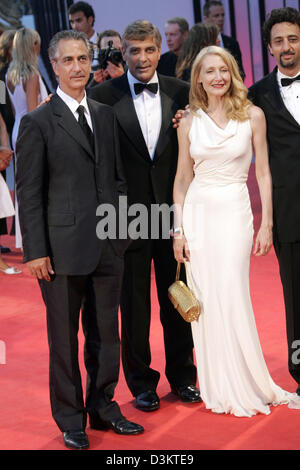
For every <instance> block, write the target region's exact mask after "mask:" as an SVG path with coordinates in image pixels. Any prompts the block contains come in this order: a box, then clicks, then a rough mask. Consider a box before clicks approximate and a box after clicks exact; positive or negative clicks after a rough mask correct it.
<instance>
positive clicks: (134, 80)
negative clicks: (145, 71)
mask: <svg viewBox="0 0 300 470" xmlns="http://www.w3.org/2000/svg"><path fill="white" fill-rule="evenodd" d="M127 78H128V83H129V87H130V91H131V94H132V96H134V97H135V96H138V95H136V94H135V91H134V84H135V83H143V82H141V81H140V80H138V79H137V78H135V77H134V76H133V75H132V73H130V71H129V70H128V71H127ZM147 83H158V87H159V81H158V76H157V72H156V71H155V73H154V75H153V77H152V78H151V80H149V81H148V82H147ZM158 89H159V88H158Z"/></svg>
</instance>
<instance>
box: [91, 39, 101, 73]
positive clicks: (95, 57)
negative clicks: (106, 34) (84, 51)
mask: <svg viewBox="0 0 300 470" xmlns="http://www.w3.org/2000/svg"><path fill="white" fill-rule="evenodd" d="M89 41H90V43H92V44H93V51H94V52H93V60H92V68H93V70H94V69H95V70H97V69H98V68H99V61H98V56H99V52H98V46H97V42H98V34H97V33H96V31H94V34H93V36H91V37H90V39H89Z"/></svg>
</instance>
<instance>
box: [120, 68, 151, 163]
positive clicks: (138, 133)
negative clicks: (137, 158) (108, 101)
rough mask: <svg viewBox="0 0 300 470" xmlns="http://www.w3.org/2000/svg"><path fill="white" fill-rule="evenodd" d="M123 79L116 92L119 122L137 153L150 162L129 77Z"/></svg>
mask: <svg viewBox="0 0 300 470" xmlns="http://www.w3.org/2000/svg"><path fill="white" fill-rule="evenodd" d="M123 77H124V78H123ZM123 77H122V78H123V80H121V81H120V82H119V83H120V85H119V88H118V90H116V89H115V90H114V94H115V95H117V96H116V98H117V102H116V104H115V105H114V111H115V113H116V116H117V119H118V122H119V124H120V126H121V127H122V129H123V130H124V132H125V134H126V135H127V137H128V138H129V139H130V140H131V142H132V144H133V145H134V147H135V148H136V149H137V151H138V152H139V153H140V154H141V155H142V156H143V157H144V158H145V159H146V160H147V161H149V159H150V155H149V151H148V148H147V145H146V142H145V139H144V136H143V133H142V129H141V126H140V123H139V120H138V117H137V114H136V111H135V107H134V103H133V99H132V96H131V92H130V88H129V84H128V80H127V76H126V75H125V74H124V75H123Z"/></svg>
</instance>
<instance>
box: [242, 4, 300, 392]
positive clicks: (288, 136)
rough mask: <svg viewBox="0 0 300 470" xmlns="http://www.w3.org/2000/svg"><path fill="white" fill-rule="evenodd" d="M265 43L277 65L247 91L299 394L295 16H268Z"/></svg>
mask: <svg viewBox="0 0 300 470" xmlns="http://www.w3.org/2000/svg"><path fill="white" fill-rule="evenodd" d="M263 34H264V39H265V42H266V44H267V46H268V49H269V51H270V53H271V55H272V56H273V57H274V58H275V60H276V62H277V66H276V67H275V69H274V70H273V72H272V73H270V74H269V75H267V76H266V77H264V78H263V79H262V80H260V81H259V82H258V83H256V84H254V85H253V86H252V87H251V88H250V98H251V99H252V101H253V102H254V104H255V105H257V106H259V107H260V108H262V109H263V111H264V113H265V116H266V119H267V136H268V143H269V158H270V168H271V173H272V179H273V211H274V225H273V234H274V247H275V251H276V255H277V258H278V262H279V267H280V276H281V281H282V286H283V292H284V301H285V309H286V326H287V338H288V348H289V371H290V373H291V375H292V377H293V378H294V379H295V380H296V382H297V384H298V388H297V393H298V395H300V359H299V357H298V356H299V351H298V350H299V346H300V13H299V11H298V10H296V9H294V8H279V9H275V10H273V11H272V12H271V14H270V16H269V18H268V20H267V21H266V23H265V25H264V29H263Z"/></svg>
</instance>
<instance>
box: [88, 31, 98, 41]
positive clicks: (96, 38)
mask: <svg viewBox="0 0 300 470" xmlns="http://www.w3.org/2000/svg"><path fill="white" fill-rule="evenodd" d="M97 40H98V34H97V33H96V31H94V34H93V36H91V37H90V39H89V41H90V42H91V43H93V44H97Z"/></svg>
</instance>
